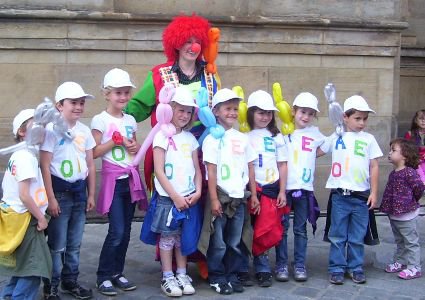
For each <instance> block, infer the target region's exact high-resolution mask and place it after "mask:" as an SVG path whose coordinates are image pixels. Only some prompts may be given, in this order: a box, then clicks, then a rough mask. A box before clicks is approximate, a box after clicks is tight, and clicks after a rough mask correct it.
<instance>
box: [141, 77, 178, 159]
mask: <svg viewBox="0 0 425 300" xmlns="http://www.w3.org/2000/svg"><path fill="white" fill-rule="evenodd" d="M175 93H176V89H175V87H174V86H173V85H171V84H166V85H164V86H163V87H162V88H161V90H160V91H159V94H158V100H159V103H158V105H157V107H156V112H155V114H156V120H157V121H158V123H157V124H156V125H155V126H154V127H153V128H152V129H151V131H150V132H149V134H148V136H147V137H146V138H145V140H144V141H143V144H142V145H141V146H140V149H139V151H137V153H136V156H135V157H134V159H133V166H137V165H139V163H140V161H141V160H142V157H143V156H144V155H145V153H146V151H147V150H148V148H149V147H150V145H152V141H153V138H154V137H155V135H156V134H157V133H158V132H159V131H160V130H161V131H162V133H163V134H164V135H165V136H166V137H168V138H171V137H172V136H173V135H174V134H176V127H175V126H174V125H173V124H171V120H172V119H173V109H172V108H171V106H170V104H169V103H170V101H171V99H173V97H174V94H175Z"/></svg>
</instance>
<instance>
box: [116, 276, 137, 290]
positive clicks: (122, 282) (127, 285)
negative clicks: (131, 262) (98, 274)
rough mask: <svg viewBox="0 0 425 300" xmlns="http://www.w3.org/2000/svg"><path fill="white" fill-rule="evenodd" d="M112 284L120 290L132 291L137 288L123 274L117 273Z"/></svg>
mask: <svg viewBox="0 0 425 300" xmlns="http://www.w3.org/2000/svg"><path fill="white" fill-rule="evenodd" d="M112 284H113V285H114V286H116V287H117V288H119V289H120V290H122V291H133V290H135V289H136V288H137V286H136V285H135V284H134V283H132V282H130V281H128V279H127V278H125V277H124V275H118V276H115V277H113V278H112Z"/></svg>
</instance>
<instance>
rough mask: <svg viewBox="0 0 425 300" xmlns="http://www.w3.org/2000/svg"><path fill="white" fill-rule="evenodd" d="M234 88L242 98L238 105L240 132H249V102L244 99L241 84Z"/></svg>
mask: <svg viewBox="0 0 425 300" xmlns="http://www.w3.org/2000/svg"><path fill="white" fill-rule="evenodd" d="M232 90H233V91H234V92H235V93H236V95H238V96H239V97H241V98H242V101H240V102H239V107H238V122H239V131H240V132H249V131H250V128H249V125H248V121H247V116H248V104H247V103H246V102H245V100H243V99H244V92H243V89H242V87H241V86H239V85H237V86H234V87H233V88H232Z"/></svg>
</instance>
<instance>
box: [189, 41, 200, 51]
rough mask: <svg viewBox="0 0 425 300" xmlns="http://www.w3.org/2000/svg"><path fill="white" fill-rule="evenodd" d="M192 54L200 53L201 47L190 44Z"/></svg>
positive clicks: (196, 44)
mask: <svg viewBox="0 0 425 300" xmlns="http://www.w3.org/2000/svg"><path fill="white" fill-rule="evenodd" d="M190 50H191V51H192V52H195V53H196V52H199V51H201V45H200V44H199V43H192V47H191V48H190Z"/></svg>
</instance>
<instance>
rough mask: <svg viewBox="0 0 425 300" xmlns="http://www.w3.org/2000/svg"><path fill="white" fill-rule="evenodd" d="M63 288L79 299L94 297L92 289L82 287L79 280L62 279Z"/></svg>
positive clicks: (65, 291) (63, 290)
mask: <svg viewBox="0 0 425 300" xmlns="http://www.w3.org/2000/svg"><path fill="white" fill-rule="evenodd" d="M61 290H62V292H64V293H66V294H70V295H72V296H73V297H74V298H77V299H90V298H91V297H93V292H92V290H91V289H86V288H84V287H82V286H81V285H80V284H79V283H78V282H77V281H62V283H61Z"/></svg>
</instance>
